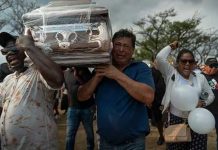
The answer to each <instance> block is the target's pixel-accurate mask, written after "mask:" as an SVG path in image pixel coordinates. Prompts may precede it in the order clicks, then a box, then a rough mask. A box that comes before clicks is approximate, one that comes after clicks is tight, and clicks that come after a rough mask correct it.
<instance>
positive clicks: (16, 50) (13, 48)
mask: <svg viewBox="0 0 218 150" xmlns="http://www.w3.org/2000/svg"><path fill="white" fill-rule="evenodd" d="M9 51H11V52H14V53H17V52H18V51H19V50H18V49H17V47H16V46H13V47H7V48H3V49H1V53H2V55H7V53H8V52H9Z"/></svg>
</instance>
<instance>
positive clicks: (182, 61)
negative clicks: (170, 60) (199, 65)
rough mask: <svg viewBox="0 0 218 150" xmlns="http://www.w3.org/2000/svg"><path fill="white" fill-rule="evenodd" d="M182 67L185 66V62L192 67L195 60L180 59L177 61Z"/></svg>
mask: <svg viewBox="0 0 218 150" xmlns="http://www.w3.org/2000/svg"><path fill="white" fill-rule="evenodd" d="M179 61H180V62H181V63H182V64H183V65H185V64H187V62H188V63H189V64H190V65H193V64H194V63H195V60H194V59H180V60H179Z"/></svg>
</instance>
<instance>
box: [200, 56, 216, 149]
mask: <svg viewBox="0 0 218 150" xmlns="http://www.w3.org/2000/svg"><path fill="white" fill-rule="evenodd" d="M202 73H203V74H204V76H205V77H206V79H207V81H208V83H209V85H210V86H211V89H212V91H213V93H214V95H215V100H214V102H213V103H212V104H210V105H209V106H207V107H206V108H207V109H208V110H209V111H211V113H212V114H213V115H214V117H215V121H216V123H215V128H216V134H217V135H218V109H217V107H218V62H217V59H216V58H208V59H207V60H206V62H205V66H204V67H203V68H202ZM217 148H218V138H217Z"/></svg>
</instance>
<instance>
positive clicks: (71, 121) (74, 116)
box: [66, 107, 94, 150]
mask: <svg viewBox="0 0 218 150" xmlns="http://www.w3.org/2000/svg"><path fill="white" fill-rule="evenodd" d="M93 115H94V112H93V109H92V108H88V109H76V108H73V107H69V108H68V110H67V133H66V150H73V149H74V145H75V137H76V133H77V130H78V128H79V125H80V122H82V124H83V126H84V129H85V132H86V136H87V150H93V149H94V131H93Z"/></svg>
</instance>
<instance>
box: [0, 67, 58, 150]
mask: <svg viewBox="0 0 218 150" xmlns="http://www.w3.org/2000/svg"><path fill="white" fill-rule="evenodd" d="M53 95H54V90H53V89H52V88H51V87H49V86H48V84H47V83H46V81H45V80H44V79H43V77H42V76H41V74H40V73H39V72H38V71H37V70H36V69H35V68H33V67H29V68H28V69H27V70H26V71H25V72H23V73H20V74H19V76H18V75H16V73H13V74H10V75H8V76H7V77H6V78H5V80H4V81H3V83H1V84H0V103H1V104H2V106H3V111H2V115H1V120H0V133H1V144H2V148H3V149H8V150H15V149H20V150H24V149H31V150H35V149H40V150H55V149H57V148H58V147H57V126H56V123H55V121H54V115H53V105H54V100H53Z"/></svg>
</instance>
